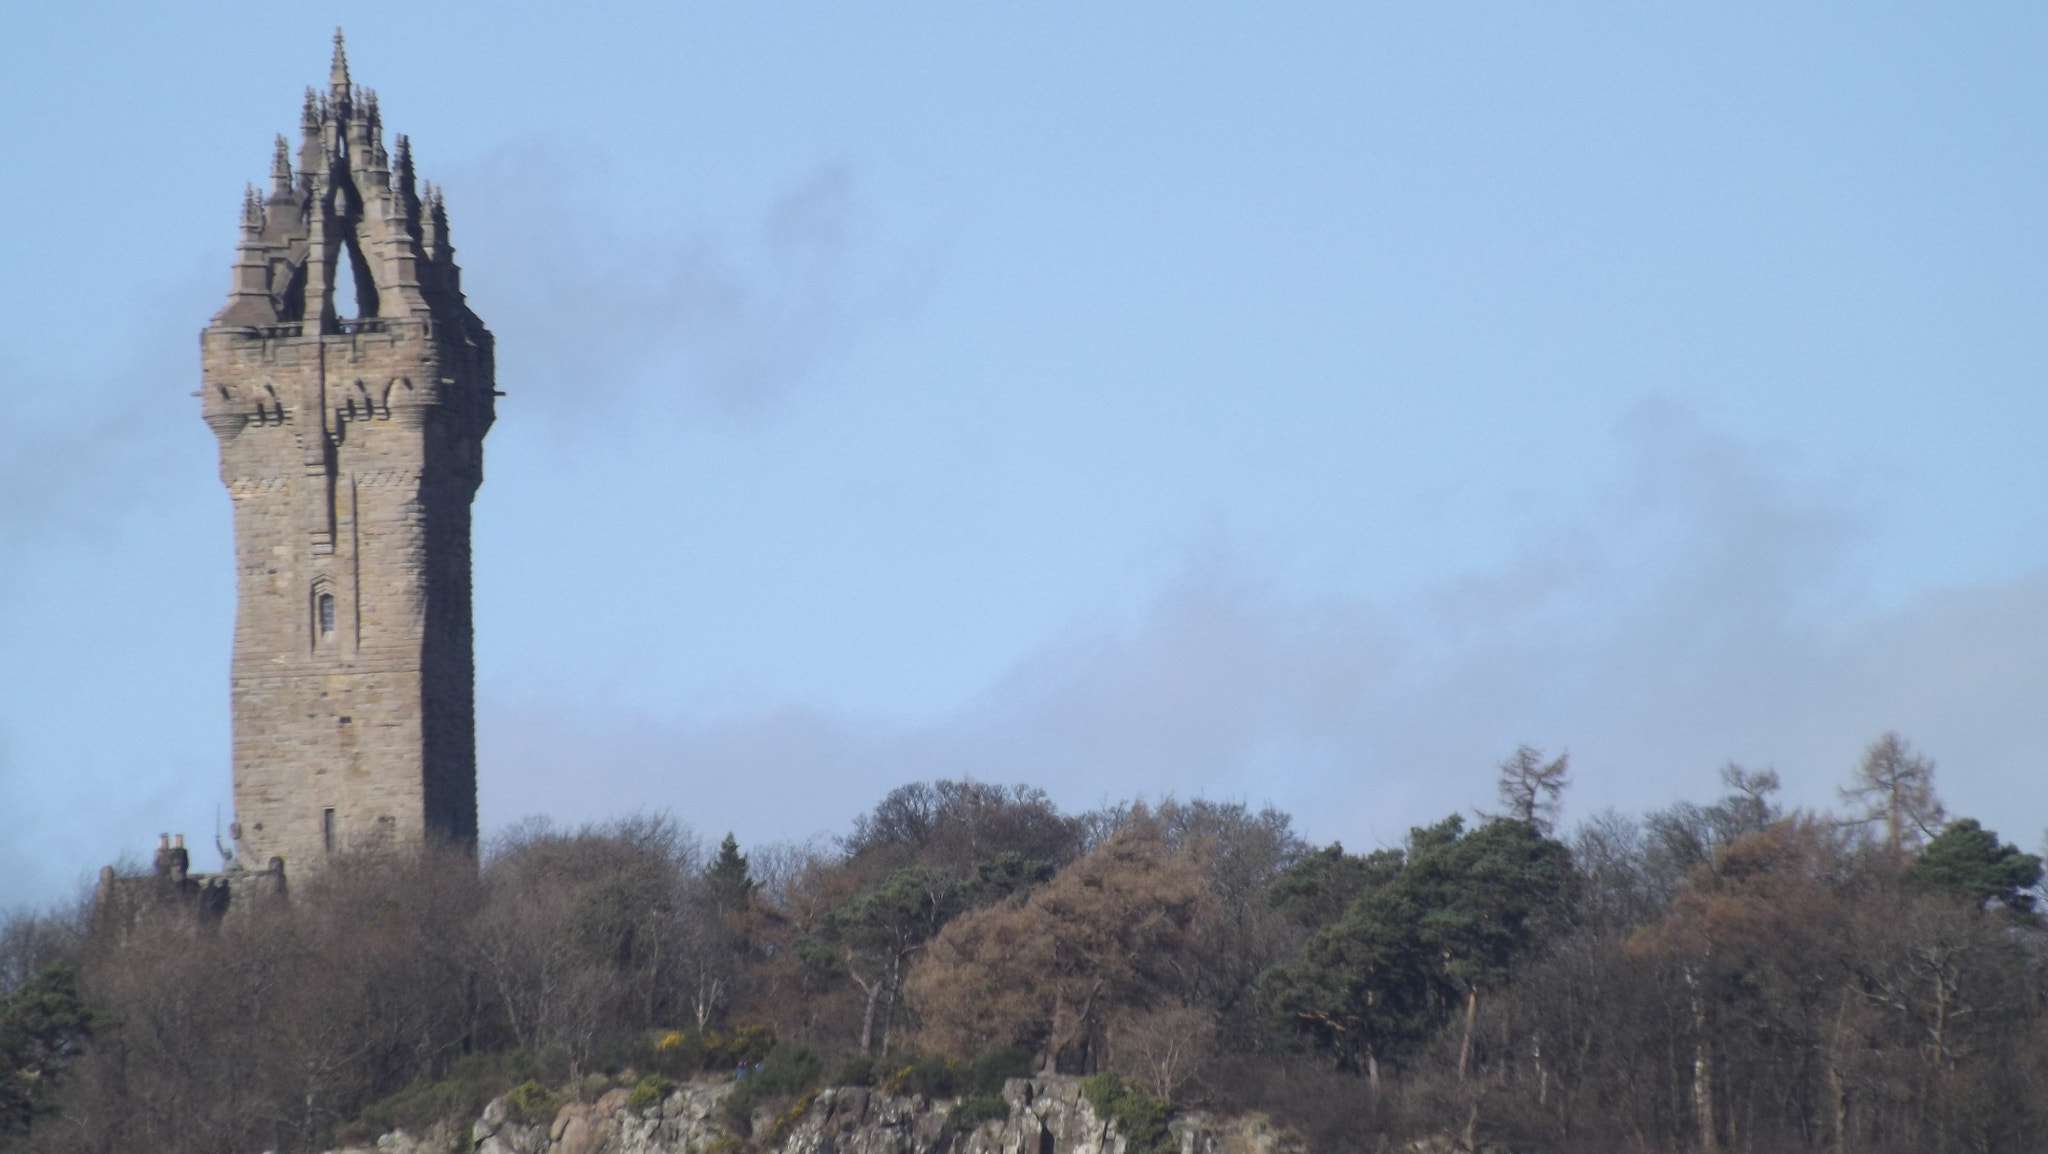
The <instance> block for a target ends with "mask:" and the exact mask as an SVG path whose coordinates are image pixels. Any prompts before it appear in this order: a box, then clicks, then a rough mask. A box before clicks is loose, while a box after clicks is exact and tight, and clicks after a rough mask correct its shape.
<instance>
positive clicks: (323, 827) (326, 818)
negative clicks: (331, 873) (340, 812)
mask: <svg viewBox="0 0 2048 1154" xmlns="http://www.w3.org/2000/svg"><path fill="white" fill-rule="evenodd" d="M320 847H321V848H322V849H324V850H326V851H327V852H328V853H333V852H334V811H333V810H332V809H323V810H321V811H320Z"/></svg>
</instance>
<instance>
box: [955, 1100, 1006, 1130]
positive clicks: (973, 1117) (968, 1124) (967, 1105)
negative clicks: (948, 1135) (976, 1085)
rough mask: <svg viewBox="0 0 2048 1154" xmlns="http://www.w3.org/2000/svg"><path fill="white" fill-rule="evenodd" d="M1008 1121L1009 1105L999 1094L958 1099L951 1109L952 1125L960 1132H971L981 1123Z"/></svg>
mask: <svg viewBox="0 0 2048 1154" xmlns="http://www.w3.org/2000/svg"><path fill="white" fill-rule="evenodd" d="M1009 1120H1010V1104H1009V1103H1008V1102H1006V1101H1004V1100H1003V1096H1002V1095H1001V1094H990V1093H985V1092H984V1093H976V1094H969V1095H968V1096H966V1097H965V1098H962V1099H960V1104H959V1105H958V1106H955V1107H953V1125H955V1126H957V1127H959V1128H960V1129H962V1130H971V1129H973V1128H974V1127H976V1126H979V1125H981V1124H982V1123H983V1122H1007V1121H1009Z"/></svg>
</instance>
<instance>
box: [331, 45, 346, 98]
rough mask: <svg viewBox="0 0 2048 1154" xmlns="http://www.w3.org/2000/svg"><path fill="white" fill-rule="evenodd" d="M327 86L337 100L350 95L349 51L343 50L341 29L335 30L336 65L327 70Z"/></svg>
mask: <svg viewBox="0 0 2048 1154" xmlns="http://www.w3.org/2000/svg"><path fill="white" fill-rule="evenodd" d="M327 87H328V88H329V89H331V90H333V92H334V95H335V98H336V99H337V100H341V99H347V97H348V53H347V52H345V51H343V50H342V46H341V29H339V28H336V29H335V30H334V65H333V66H332V67H331V68H329V69H328V70H327Z"/></svg>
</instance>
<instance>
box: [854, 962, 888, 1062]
mask: <svg viewBox="0 0 2048 1154" xmlns="http://www.w3.org/2000/svg"><path fill="white" fill-rule="evenodd" d="M849 972H850V971H849ZM867 995H868V1008H867V1011H866V1012H865V1013H863V1014H862V1015H861V1018H860V1052H861V1054H862V1055H863V1056H865V1055H868V1054H872V1053H874V1043H875V1003H877V1002H879V1001H881V998H882V983H880V982H876V983H874V984H873V985H871V986H868V987H867Z"/></svg>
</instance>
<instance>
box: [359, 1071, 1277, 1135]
mask: <svg viewBox="0 0 2048 1154" xmlns="http://www.w3.org/2000/svg"><path fill="white" fill-rule="evenodd" d="M732 1089H733V1085H732V1083H729V1082H727V1083H703V1082H695V1083H691V1084H689V1085H686V1086H682V1087H679V1088H678V1089H677V1090H676V1091H675V1092H674V1093H673V1094H670V1095H669V1096H668V1098H667V1099H665V1100H664V1101H662V1102H661V1104H660V1105H659V1106H656V1107H654V1108H652V1109H648V1110H644V1111H636V1110H630V1109H627V1108H626V1100H627V1097H628V1095H627V1093H626V1091H624V1090H613V1091H612V1092H610V1093H608V1094H606V1095H604V1096H603V1097H601V1098H599V1099H598V1100H597V1101H595V1102H585V1103H573V1102H572V1103H570V1104H569V1105H566V1106H564V1107H562V1109H561V1111H560V1112H559V1113H558V1114H556V1116H555V1119H554V1121H553V1123H552V1124H550V1125H546V1126H522V1125H519V1124H517V1123H514V1122H511V1121H509V1120H508V1119H507V1117H506V1112H505V1102H504V1100H503V1099H499V1100H497V1101H494V1102H492V1103H491V1104H490V1105H489V1106H487V1107H485V1109H484V1113H483V1116H482V1117H481V1118H479V1119H477V1121H476V1124H475V1125H474V1126H473V1127H471V1128H470V1131H469V1134H468V1139H469V1140H468V1142H467V1143H463V1142H461V1141H459V1140H457V1141H453V1142H450V1141H449V1138H448V1137H434V1136H430V1137H429V1138H427V1139H416V1138H413V1137H412V1136H410V1135H407V1134H404V1133H403V1132H399V1133H395V1134H387V1135H385V1136H384V1137H383V1138H380V1139H379V1140H378V1142H377V1152H378V1154H387V1152H388V1154H428V1152H429V1151H433V1152H434V1154H441V1152H443V1151H450V1150H456V1151H466V1152H467V1154H748V1152H749V1151H761V1152H764V1154H1139V1152H1137V1151H1134V1150H1131V1149H1130V1148H1129V1143H1128V1141H1127V1139H1126V1138H1125V1136H1124V1135H1123V1134H1122V1133H1121V1132H1120V1131H1119V1130H1118V1128H1117V1126H1116V1124H1115V1123H1114V1122H1111V1121H1109V1120H1106V1119H1104V1118H1101V1117H1099V1116H1098V1115H1097V1114H1096V1113H1095V1108H1094V1107H1093V1106H1091V1105H1090V1104H1089V1102H1088V1100H1087V1098H1086V1097H1084V1096H1083V1095H1082V1093H1081V1080H1080V1079H1079V1078H1072V1077H1062V1076H1059V1075H1042V1076H1040V1077H1036V1078H1012V1079H1011V1080H1010V1081H1009V1083H1008V1084H1007V1085H1005V1086H1004V1087H1003V1101H1004V1102H1005V1103H1006V1104H1007V1105H1008V1106H1009V1108H1010V1116H1009V1117H1008V1118H1007V1119H1000V1120H991V1121H986V1122H981V1123H979V1124H973V1125H962V1124H958V1123H956V1122H955V1121H954V1118H953V1114H954V1111H955V1109H957V1107H958V1103H957V1102H954V1101H950V1100H944V1099H941V1100H937V1101H933V1100H929V1099H926V1098H923V1097H920V1096H917V1095H896V1094H884V1093H880V1092H877V1091H873V1090H867V1089H863V1088H860V1087H857V1086H844V1087H838V1088H835V1089H826V1090H819V1091H817V1092H816V1093H814V1094H810V1095H808V1096H806V1097H805V1098H803V1099H800V1100H799V1101H797V1102H795V1103H793V1104H791V1105H790V1107H789V1108H788V1109H787V1110H786V1111H784V1112H783V1113H781V1114H780V1115H777V1114H775V1113H771V1112H769V1111H763V1112H761V1113H760V1114H758V1115H756V1116H755V1117H754V1118H753V1119H752V1121H751V1124H750V1126H749V1128H748V1130H747V1132H746V1133H739V1132H736V1131H735V1130H734V1129H732V1128H731V1127H729V1126H728V1125H727V1124H726V1122H725V1112H724V1110H723V1109H722V1107H723V1105H724V1103H725V1098H726V1095H728V1094H730V1093H732ZM1170 1129H1171V1131H1172V1134H1173V1137H1174V1141H1175V1145H1176V1147H1177V1154H1301V1152H1302V1150H1303V1147H1302V1145H1301V1143H1300V1142H1299V1141H1298V1140H1296V1139H1294V1138H1293V1137H1292V1136H1290V1135H1286V1134H1283V1133H1281V1132H1280V1131H1277V1130H1275V1129H1274V1128H1273V1127H1272V1126H1271V1125H1269V1124H1267V1123H1266V1122H1265V1121H1264V1120H1263V1119H1258V1118H1217V1117H1213V1116H1211V1115H1208V1114H1201V1113H1191V1114H1184V1115H1182V1116H1180V1117H1178V1118H1176V1119H1174V1121H1173V1122H1172V1124H1171V1126H1170ZM450 1137H452V1136H450ZM436 1143H438V1144H436ZM334 1154H358V1152H354V1151H337V1152H334ZM360 1154H369V1152H367V1151H363V1152H360Z"/></svg>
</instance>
